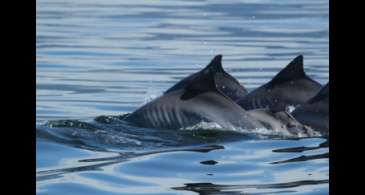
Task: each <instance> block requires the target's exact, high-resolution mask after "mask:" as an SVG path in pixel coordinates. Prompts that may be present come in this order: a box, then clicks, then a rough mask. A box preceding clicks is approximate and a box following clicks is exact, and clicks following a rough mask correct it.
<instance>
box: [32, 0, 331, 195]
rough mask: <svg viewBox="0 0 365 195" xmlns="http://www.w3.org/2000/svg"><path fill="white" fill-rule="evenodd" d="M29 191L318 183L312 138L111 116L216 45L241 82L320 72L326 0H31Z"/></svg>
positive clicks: (271, 188)
mask: <svg viewBox="0 0 365 195" xmlns="http://www.w3.org/2000/svg"><path fill="white" fill-rule="evenodd" d="M36 10H37V12H36V13H37V15H36V18H37V22H36V25H37V26H36V28H37V32H36V55H37V56H36V59H37V71H36V87H37V89H36V100H37V102H36V121H35V122H36V124H37V129H36V131H37V141H36V152H37V153H36V155H37V156H36V165H37V169H36V175H37V183H36V185H37V186H36V189H37V194H52V195H53V194H60V195H61V194H62V195H63V194H68V195H70V194H90V195H91V194H128V195H129V194H295V195H299V194H301V195H302V194H321V195H322V194H328V193H329V189H328V183H329V162H328V152H329V150H328V141H327V140H326V139H324V138H304V139H278V138H271V137H252V136H247V135H244V134H241V133H237V132H230V131H220V130H200V131H194V130H190V131H166V130H165V131H162V130H155V129H143V128H136V127H131V126H127V125H124V124H121V122H120V121H121V120H120V117H119V116H120V115H122V114H126V113H129V112H132V111H133V110H134V109H136V108H137V107H139V106H141V105H142V104H144V103H145V102H147V101H150V100H151V99H153V98H154V97H157V96H158V95H160V94H161V93H162V92H163V91H164V90H166V89H167V88H169V87H170V86H172V85H173V84H174V83H176V82H177V81H179V80H180V79H182V78H183V77H185V76H187V75H189V74H191V73H194V72H196V71H198V70H200V69H201V68H203V67H204V66H205V65H207V64H208V63H209V61H210V60H211V59H212V58H213V57H214V56H215V55H216V54H222V55H223V66H224V68H225V70H226V71H227V72H229V73H230V74H232V75H233V76H235V77H236V78H237V79H238V80H239V81H240V83H241V84H242V85H244V86H245V87H246V88H248V89H249V90H252V89H254V88H256V87H258V86H260V85H262V84H263V83H265V82H267V81H269V80H270V79H271V78H272V77H273V76H274V75H275V74H276V73H277V72H278V71H280V70H281V69H282V68H283V67H284V66H285V65H287V64H288V63H289V62H290V61H291V60H292V59H293V58H294V57H296V55H299V54H302V55H303V56H304V63H305V71H306V72H307V74H308V75H310V76H311V77H312V78H313V79H315V80H317V81H318V82H320V83H322V84H325V83H326V82H327V81H328V77H329V75H328V70H329V60H328V33H329V32H328V26H329V24H328V1H323V0H298V1H289V0H227V1H218V0H210V1H198V0H197V1H188V0H184V1H183V0H180V1H178V0H164V1H157V0H156V1H148V0H134V1H117V0H103V1H95V0H37V7H36Z"/></svg>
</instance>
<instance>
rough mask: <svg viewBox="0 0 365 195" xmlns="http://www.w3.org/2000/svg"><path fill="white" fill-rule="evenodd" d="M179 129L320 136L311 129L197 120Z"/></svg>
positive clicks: (289, 136) (288, 136) (290, 136)
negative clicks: (226, 124) (293, 130)
mask: <svg viewBox="0 0 365 195" xmlns="http://www.w3.org/2000/svg"><path fill="white" fill-rule="evenodd" d="M180 130H190V131H192V130H220V131H234V132H239V133H244V134H250V135H257V136H260V135H261V136H280V137H287V138H303V137H312V136H321V134H320V133H319V132H317V131H313V130H311V131H310V132H296V133H292V132H290V131H289V130H286V129H267V128H256V129H244V128H241V127H235V126H230V127H228V128H223V127H222V126H221V125H219V124H218V123H215V122H204V121H202V122H199V123H197V124H195V125H193V126H189V127H184V128H180Z"/></svg>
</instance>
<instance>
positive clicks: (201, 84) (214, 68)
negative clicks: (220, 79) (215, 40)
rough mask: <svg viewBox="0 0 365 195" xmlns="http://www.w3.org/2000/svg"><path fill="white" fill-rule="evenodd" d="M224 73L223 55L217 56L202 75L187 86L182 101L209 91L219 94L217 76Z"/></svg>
mask: <svg viewBox="0 0 365 195" xmlns="http://www.w3.org/2000/svg"><path fill="white" fill-rule="evenodd" d="M223 71H224V70H223V68H222V55H216V56H215V57H214V58H213V59H212V60H211V62H210V63H209V64H208V65H207V66H206V67H205V68H204V69H203V70H202V71H201V74H199V75H197V77H195V78H194V80H193V81H192V82H191V83H189V84H188V85H187V86H185V91H184V94H183V95H182V96H181V99H182V100H187V99H190V98H193V97H195V96H196V95H199V94H200V93H204V92H208V91H215V92H219V91H218V90H217V88H216V83H215V75H216V73H218V72H223Z"/></svg>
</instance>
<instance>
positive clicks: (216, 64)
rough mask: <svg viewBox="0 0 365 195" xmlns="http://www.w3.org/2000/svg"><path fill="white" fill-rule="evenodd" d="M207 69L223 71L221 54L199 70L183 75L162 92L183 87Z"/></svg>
mask: <svg viewBox="0 0 365 195" xmlns="http://www.w3.org/2000/svg"><path fill="white" fill-rule="evenodd" d="M207 71H214V72H223V71H224V70H223V67H222V55H216V56H215V57H214V58H213V59H212V60H211V61H210V63H209V64H208V65H207V66H206V67H205V68H203V69H202V70H201V71H199V72H197V73H194V74H192V75H189V76H187V77H185V78H184V79H182V80H181V81H179V82H178V83H176V84H175V85H174V86H172V87H170V88H169V89H168V90H166V91H165V92H164V93H169V92H171V91H176V90H179V89H183V88H185V87H186V86H187V85H190V84H191V83H192V82H194V80H196V79H198V78H199V77H200V75H201V74H202V73H204V72H207Z"/></svg>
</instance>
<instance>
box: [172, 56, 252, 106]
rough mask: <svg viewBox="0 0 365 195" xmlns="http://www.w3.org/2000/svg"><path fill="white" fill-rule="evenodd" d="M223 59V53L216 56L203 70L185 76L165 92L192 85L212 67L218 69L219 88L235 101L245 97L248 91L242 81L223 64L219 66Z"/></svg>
mask: <svg viewBox="0 0 365 195" xmlns="http://www.w3.org/2000/svg"><path fill="white" fill-rule="evenodd" d="M221 60H222V55H217V56H215V57H214V58H213V60H212V61H211V63H209V64H208V65H207V66H206V67H205V68H204V69H203V70H201V71H199V72H196V73H194V74H191V75H189V76H187V77H185V78H184V79H182V80H181V81H180V82H178V83H176V84H175V85H174V86H172V87H171V88H169V89H168V90H166V91H165V94H166V93H169V92H172V91H176V90H178V89H182V88H184V87H186V86H187V85H190V84H191V83H192V82H193V81H196V80H197V79H198V78H200V77H202V76H204V73H205V72H206V71H209V70H210V69H217V70H215V75H214V77H215V78H216V79H215V84H216V88H217V90H218V91H219V92H221V93H223V94H224V95H226V96H228V97H230V98H231V99H232V100H234V101H236V100H238V99H241V98H243V97H244V96H245V95H246V94H247V93H248V92H247V90H246V88H245V87H244V86H242V85H240V83H239V82H238V81H237V80H236V79H235V78H234V77H233V76H231V75H230V74H228V73H227V72H226V71H224V69H223V67H222V66H221V65H220V66H217V64H220V62H221Z"/></svg>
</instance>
